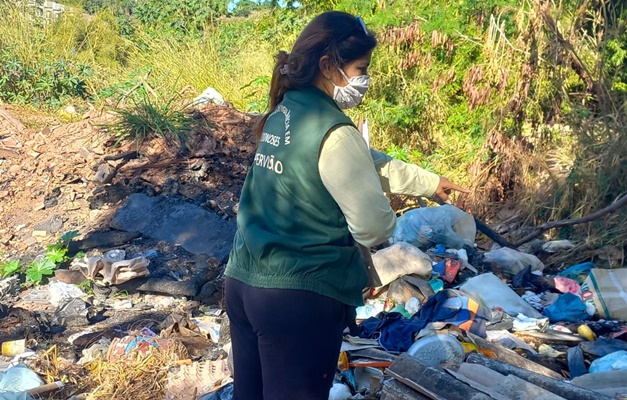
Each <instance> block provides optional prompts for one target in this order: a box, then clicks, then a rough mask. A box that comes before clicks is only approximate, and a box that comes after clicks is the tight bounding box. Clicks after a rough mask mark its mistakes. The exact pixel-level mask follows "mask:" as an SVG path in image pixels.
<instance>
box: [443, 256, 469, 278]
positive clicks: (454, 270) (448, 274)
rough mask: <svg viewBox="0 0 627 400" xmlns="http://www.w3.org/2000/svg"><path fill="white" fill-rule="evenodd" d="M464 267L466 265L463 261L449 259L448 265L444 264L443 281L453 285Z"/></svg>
mask: <svg viewBox="0 0 627 400" xmlns="http://www.w3.org/2000/svg"><path fill="white" fill-rule="evenodd" d="M462 265H464V263H463V262H462V261H461V260H452V259H450V258H447V259H446V264H444V276H443V277H442V279H444V280H445V281H446V282H448V283H453V281H454V280H455V277H456V276H457V274H458V273H459V270H460V269H461V267H462Z"/></svg>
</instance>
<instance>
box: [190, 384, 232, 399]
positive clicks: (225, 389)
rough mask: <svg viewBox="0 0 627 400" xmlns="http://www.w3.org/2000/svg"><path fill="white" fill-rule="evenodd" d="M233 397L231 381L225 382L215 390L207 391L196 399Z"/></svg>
mask: <svg viewBox="0 0 627 400" xmlns="http://www.w3.org/2000/svg"><path fill="white" fill-rule="evenodd" d="M232 399H233V382H231V383H227V384H226V385H224V386H222V387H221V388H220V389H218V390H216V391H215V392H211V393H207V394H205V395H204V396H202V397H199V398H198V400H232Z"/></svg>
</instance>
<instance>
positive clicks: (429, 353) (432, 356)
mask: <svg viewBox="0 0 627 400" xmlns="http://www.w3.org/2000/svg"><path fill="white" fill-rule="evenodd" d="M407 354H409V355H410V356H412V357H416V358H417V359H418V360H419V361H420V362H421V363H422V364H424V365H426V366H428V367H433V368H438V367H439V366H440V364H442V363H444V362H447V363H452V364H455V365H461V363H462V362H464V346H462V344H461V343H460V342H459V341H458V340H457V339H456V338H454V337H453V336H451V335H447V334H435V335H430V336H427V337H423V338H422V339H419V340H418V341H417V342H416V343H414V344H413V345H412V346H411V347H410V348H409V350H407Z"/></svg>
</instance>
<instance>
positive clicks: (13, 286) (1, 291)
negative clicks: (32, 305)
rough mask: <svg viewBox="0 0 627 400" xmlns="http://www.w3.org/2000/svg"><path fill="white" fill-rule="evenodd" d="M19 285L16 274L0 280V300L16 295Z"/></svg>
mask: <svg viewBox="0 0 627 400" xmlns="http://www.w3.org/2000/svg"><path fill="white" fill-rule="evenodd" d="M19 287H20V280H19V278H18V277H17V276H10V277H8V278H4V279H2V280H0V300H5V299H8V298H11V297H15V296H17V294H18V293H19Z"/></svg>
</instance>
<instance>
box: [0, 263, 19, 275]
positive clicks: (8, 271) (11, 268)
mask: <svg viewBox="0 0 627 400" xmlns="http://www.w3.org/2000/svg"><path fill="white" fill-rule="evenodd" d="M20 269H21V265H20V260H11V261H6V262H3V263H1V264H0V278H3V279H4V278H6V277H8V276H11V275H13V274H16V273H18V272H19V271H20Z"/></svg>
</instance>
